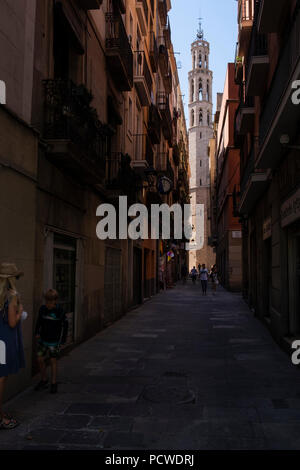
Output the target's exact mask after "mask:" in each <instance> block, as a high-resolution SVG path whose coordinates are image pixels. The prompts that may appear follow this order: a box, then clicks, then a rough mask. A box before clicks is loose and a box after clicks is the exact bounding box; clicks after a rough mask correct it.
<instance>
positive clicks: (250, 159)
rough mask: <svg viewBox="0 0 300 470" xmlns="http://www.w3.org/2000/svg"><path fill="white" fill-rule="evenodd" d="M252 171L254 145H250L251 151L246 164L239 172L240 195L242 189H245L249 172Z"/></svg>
mask: <svg viewBox="0 0 300 470" xmlns="http://www.w3.org/2000/svg"><path fill="white" fill-rule="evenodd" d="M253 172H254V147H252V150H251V153H250V155H249V157H248V160H247V162H246V165H245V167H244V169H243V170H242V174H241V195H243V193H244V191H245V190H246V187H247V184H248V181H249V178H250V176H251V174H252V173H253Z"/></svg>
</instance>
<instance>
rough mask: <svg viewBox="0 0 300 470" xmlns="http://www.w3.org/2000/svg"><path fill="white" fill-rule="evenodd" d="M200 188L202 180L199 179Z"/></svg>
mask: <svg viewBox="0 0 300 470" xmlns="http://www.w3.org/2000/svg"><path fill="white" fill-rule="evenodd" d="M199 184H200V186H202V179H201V178H200V182H199Z"/></svg>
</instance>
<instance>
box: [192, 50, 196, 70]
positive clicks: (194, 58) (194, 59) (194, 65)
mask: <svg viewBox="0 0 300 470" xmlns="http://www.w3.org/2000/svg"><path fill="white" fill-rule="evenodd" d="M195 67H196V52H194V54H193V69H194V68H195Z"/></svg>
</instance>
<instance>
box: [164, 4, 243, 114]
mask: <svg viewBox="0 0 300 470" xmlns="http://www.w3.org/2000/svg"><path fill="white" fill-rule="evenodd" d="M171 1H172V10H171V11H170V12H169V16H170V22H171V31H172V41H173V45H174V51H175V52H180V55H177V54H176V59H177V61H180V62H181V65H182V68H181V69H180V70H179V78H180V84H181V89H182V94H184V95H185V97H184V103H185V105H186V117H187V104H188V96H189V93H188V72H189V70H190V69H191V65H192V64H191V62H192V59H191V53H190V46H191V43H192V42H193V41H194V40H195V39H196V33H197V29H198V18H199V16H201V17H202V18H203V20H202V27H203V30H204V39H206V40H207V41H208V42H209V43H210V69H211V70H212V71H213V74H214V79H213V101H214V112H215V101H216V93H217V92H222V91H223V88H224V82H225V74H226V67H227V63H228V62H233V61H234V55H235V45H236V41H237V1H236V0H171Z"/></svg>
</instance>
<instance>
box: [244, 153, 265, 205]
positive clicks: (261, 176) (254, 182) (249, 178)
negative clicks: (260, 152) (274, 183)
mask: <svg viewBox="0 0 300 470" xmlns="http://www.w3.org/2000/svg"><path fill="white" fill-rule="evenodd" d="M254 160H255V159H254V147H253V148H252V151H251V153H250V155H249V158H248V161H247V163H246V166H245V168H244V170H243V172H242V175H241V199H240V207H239V213H240V214H249V213H251V211H252V210H253V207H254V206H255V204H256V203H257V201H258V200H259V198H260V197H261V196H262V194H263V192H264V191H265V190H266V188H267V186H268V172H267V171H257V170H255V163H254Z"/></svg>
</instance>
